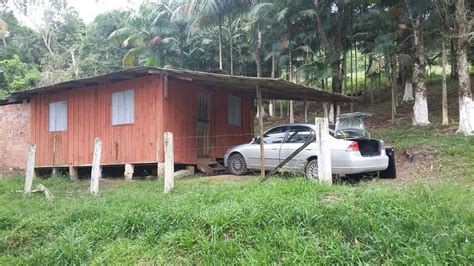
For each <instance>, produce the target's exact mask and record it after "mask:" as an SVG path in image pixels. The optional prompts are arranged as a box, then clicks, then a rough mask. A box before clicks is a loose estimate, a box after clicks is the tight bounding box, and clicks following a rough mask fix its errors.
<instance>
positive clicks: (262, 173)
mask: <svg viewBox="0 0 474 266" xmlns="http://www.w3.org/2000/svg"><path fill="white" fill-rule="evenodd" d="M257 105H258V111H259V113H260V114H263V99H262V89H261V88H260V87H259V86H257ZM258 129H259V135H260V176H261V178H262V180H265V147H264V142H263V115H260V116H258Z"/></svg>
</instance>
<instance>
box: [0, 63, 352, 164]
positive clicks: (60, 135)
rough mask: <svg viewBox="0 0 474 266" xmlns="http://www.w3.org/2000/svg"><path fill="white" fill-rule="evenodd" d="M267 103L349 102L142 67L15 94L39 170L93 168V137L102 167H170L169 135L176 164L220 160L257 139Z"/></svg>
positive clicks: (285, 86)
mask: <svg viewBox="0 0 474 266" xmlns="http://www.w3.org/2000/svg"><path fill="white" fill-rule="evenodd" d="M257 86H258V87H259V88H261V89H262V94H263V97H264V98H268V99H292V100H308V101H327V102H337V101H348V100H350V98H349V97H346V96H343V95H339V94H333V93H329V92H326V91H321V90H317V89H314V88H310V87H306V86H302V85H296V84H294V83H290V82H287V81H283V80H280V79H269V78H252V77H241V76H232V75H225V74H215V73H206V72H198V71H190V70H183V69H161V68H151V67H140V68H133V69H128V70H123V71H119V72H114V73H110V74H106V75H102V76H96V77H91V78H85V79H79V80H71V81H66V82H62V83H58V84H54V85H51V86H46V87H41V88H35V89H31V90H28V91H24V92H19V93H15V94H13V95H11V96H10V98H9V99H8V100H7V101H4V102H3V104H8V103H16V102H28V101H29V102H30V105H31V107H30V110H31V122H30V143H32V144H35V145H36V167H37V168H67V167H81V166H90V165H91V162H92V154H93V144H94V139H95V138H100V139H101V140H102V143H103V144H102V159H101V164H102V165H104V166H112V165H125V164H132V165H134V164H140V165H143V164H155V165H156V164H160V163H163V162H164V152H163V134H164V132H172V133H173V135H174V152H175V155H174V156H175V163H176V164H185V165H195V164H197V163H198V162H199V160H210V161H214V160H216V159H218V158H222V157H223V156H224V153H225V151H226V150H227V149H228V148H229V147H231V146H234V145H237V144H242V143H247V142H249V141H250V140H251V139H252V137H253V136H254V125H253V124H254V116H255V112H254V110H256V108H255V107H254V99H255V97H256V87H257Z"/></svg>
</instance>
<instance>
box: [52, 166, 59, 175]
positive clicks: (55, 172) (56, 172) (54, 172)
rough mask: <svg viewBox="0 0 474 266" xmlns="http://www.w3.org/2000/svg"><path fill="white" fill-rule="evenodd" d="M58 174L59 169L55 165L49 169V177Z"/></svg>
mask: <svg viewBox="0 0 474 266" xmlns="http://www.w3.org/2000/svg"><path fill="white" fill-rule="evenodd" d="M58 176H59V169H58V168H57V167H53V168H52V169H51V177H58Z"/></svg>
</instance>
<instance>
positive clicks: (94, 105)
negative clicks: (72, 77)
mask: <svg viewBox="0 0 474 266" xmlns="http://www.w3.org/2000/svg"><path fill="white" fill-rule="evenodd" d="M128 89H134V104H135V122H134V123H133V124H131V125H119V126H112V122H111V110H112V106H111V101H112V100H111V96H112V93H113V92H115V91H121V90H128ZM159 96H160V93H159V79H158V78H157V77H153V76H149V77H143V78H139V79H134V80H128V81H123V82H117V83H111V84H106V85H101V86H94V87H87V88H80V89H74V90H69V91H65V92H60V93H55V94H47V95H39V96H35V97H32V99H31V110H32V119H31V143H35V144H36V145H37V151H36V152H37V154H36V165H37V166H38V167H51V166H67V165H89V164H91V162H92V152H93V143H94V138H96V137H99V138H100V139H101V140H102V142H103V144H102V145H103V146H102V160H101V162H102V164H104V165H107V164H124V163H148V162H156V161H157V158H156V156H157V150H156V140H157V133H158V127H157V124H158V121H157V115H156V112H157V111H158V110H159V108H158V106H160V105H161V103H160V101H161V98H160V97H159ZM64 100H65V101H67V104H68V128H67V131H64V132H49V130H48V104H49V103H50V102H55V101H64Z"/></svg>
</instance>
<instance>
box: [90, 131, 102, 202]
mask: <svg viewBox="0 0 474 266" xmlns="http://www.w3.org/2000/svg"><path fill="white" fill-rule="evenodd" d="M101 153H102V141H101V140H100V139H99V138H96V139H95V141H94V155H93V157H92V171H91V194H92V195H97V194H99V180H100V177H101V175H102V173H101V167H100V157H101Z"/></svg>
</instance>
